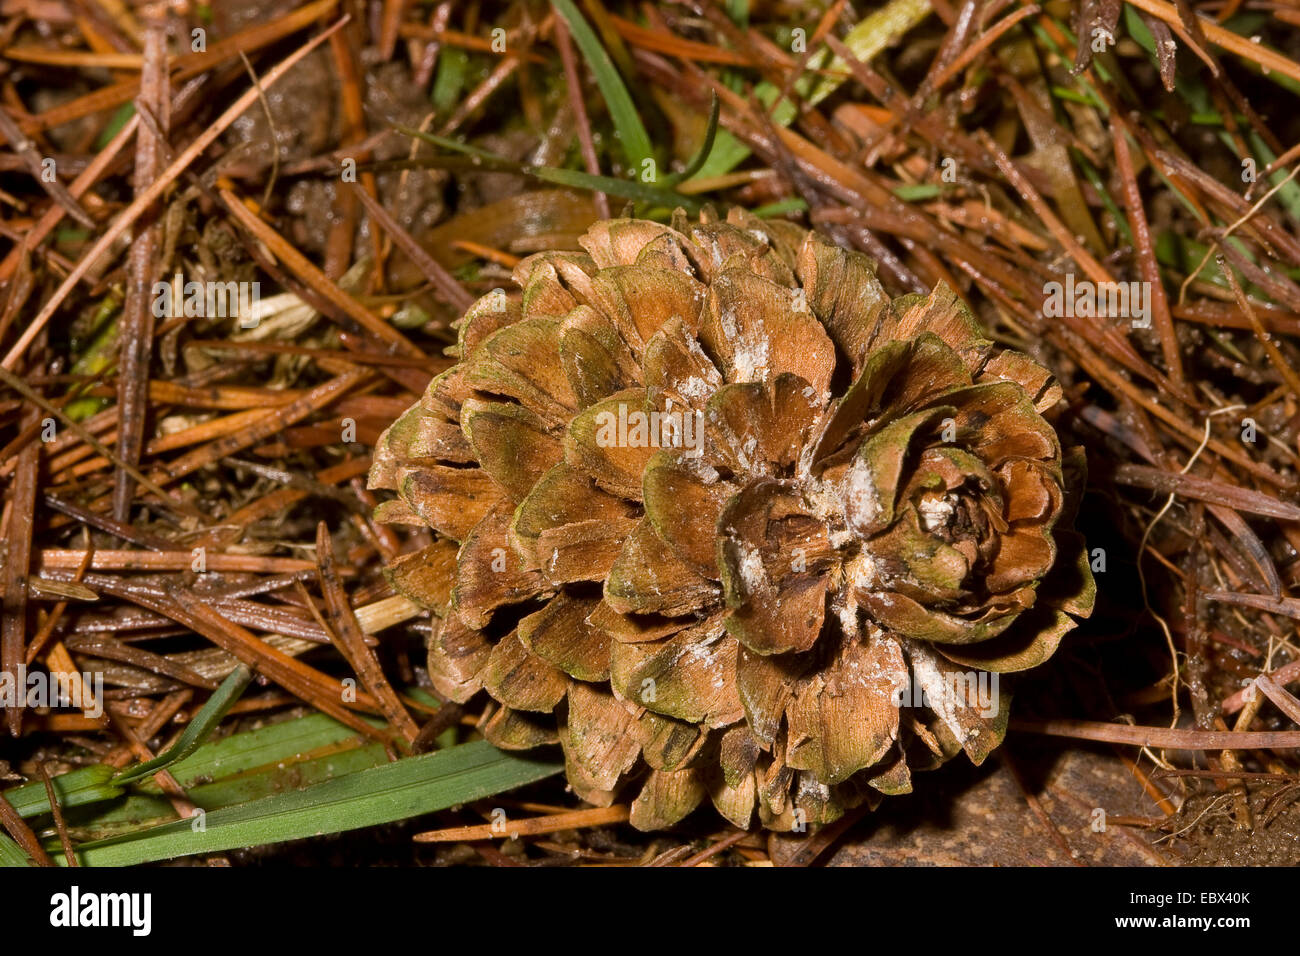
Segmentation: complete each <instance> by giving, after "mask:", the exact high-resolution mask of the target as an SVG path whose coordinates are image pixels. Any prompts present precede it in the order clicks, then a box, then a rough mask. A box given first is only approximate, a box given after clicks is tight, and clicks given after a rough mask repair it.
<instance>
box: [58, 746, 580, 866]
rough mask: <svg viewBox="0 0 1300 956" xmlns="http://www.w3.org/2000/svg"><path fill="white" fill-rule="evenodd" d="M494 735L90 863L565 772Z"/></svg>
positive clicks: (300, 832) (298, 832) (492, 789)
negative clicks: (507, 747)
mask: <svg viewBox="0 0 1300 956" xmlns="http://www.w3.org/2000/svg"><path fill="white" fill-rule="evenodd" d="M562 769H563V765H562V764H560V763H558V762H554V761H542V760H529V759H525V758H523V757H519V756H516V755H513V754H507V753H504V752H502V751H500V750H497V749H496V748H495V747H493V746H492V745H491V744H489V743H487V742H486V741H475V742H473V743H468V744H462V745H460V746H459V747H453V748H452V749H450V750H443V751H437V752H435V753H431V754H424V755H422V756H418V757H407V758H405V759H403V760H398V761H396V762H394V763H387V764H384V765H383V766H380V767H374V768H372V769H370V770H362V771H360V772H359V773H353V774H348V775H347V776H343V777H336V778H334V779H332V780H328V781H326V782H324V783H319V784H316V785H315V786H311V787H307V788H305V789H302V790H297V791H294V792H292V793H284V794H278V795H276V796H272V797H266V798H265V799H262V800H254V801H253V802H251V803H246V804H243V805H240V806H236V807H228V808H226V809H222V810H214V811H213V812H211V813H209V814H207V816H206V819H205V821H204V826H203V828H202V829H201V830H199V831H197V832H196V831H195V830H194V829H193V824H192V821H190V820H177V821H175V822H173V823H168V824H164V825H163V826H160V827H154V828H152V829H149V830H143V831H140V832H137V833H133V834H131V835H129V836H124V837H115V838H113V839H110V840H101V841H98V842H95V843H87V844H83V845H82V846H81V847H79V848H78V850H77V852H78V855H79V856H80V858H81V860H82V862H83V864H85V865H87V866H132V865H135V864H139V863H149V862H153V861H156V860H167V859H172V858H174V857H178V856H188V855H190V854H194V853H216V852H220V851H222V850H230V849H234V848H236V847H243V846H263V845H266V844H270V843H279V842H282V841H285V840H297V839H302V838H304V837H310V836H321V835H324V834H327V833H340V832H342V831H344V830H353V829H358V828H361V827H369V826H377V825H379V824H383V823H392V822H393V821H395V820H404V819H406V818H408V817H414V816H419V815H420V814H424V813H431V812H433V811H435V810H443V809H446V808H447V807H450V806H454V805H456V804H459V803H466V802H469V801H471V800H478V799H481V798H483V797H487V796H491V795H492V794H495V793H500V792H502V791H504V790H510V789H513V788H514V787H519V786H522V785H523V784H526V783H532V782H534V781H536V780H541V779H543V778H544V777H548V776H550V775H552V774H555V773H559V772H560V770H562Z"/></svg>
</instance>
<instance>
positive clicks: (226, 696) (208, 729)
mask: <svg viewBox="0 0 1300 956" xmlns="http://www.w3.org/2000/svg"><path fill="white" fill-rule="evenodd" d="M252 679H253V672H252V671H251V670H250V669H249V667H248V665H247V664H240V665H239V666H238V667H236V668H235V669H234V670H233V671H231V672H230V675H229V676H228V677H227V678H226V679H225V680H223V681H222V682H221V686H220V687H218V688H217V689H216V691H215V692H214V693H213V695H212V696H211V697H209V698H208V702H207V703H206V704H204V705H203V706H202V707H201V708H200V709H199V712H198V713H197V714H195V715H194V719H193V720H191V721H190V722H189V723H188V724H187V725H186V727H185V730H184V732H183V733H182V734H181V736H180V739H178V740H177V741H176V743H175V744H174V745H173V746H171V747H170V748H168V749H167V750H165V751H164V752H163V753H160V754H159V755H158V756H157V757H154V758H153V759H152V760H146V761H145V762H144V763H142V764H139V765H138V766H135V767H132V768H130V769H129V770H126V771H124V772H122V773H120V774H118V775H117V777H115V778H114V781H113V782H114V783H117V784H124V783H132V782H133V781H136V780H139V779H140V778H142V777H147V776H149V775H151V774H153V773H157V772H158V771H159V770H161V769H163V768H164V767H169V766H171V765H172V764H174V763H175V762H176V761H178V760H180V759H182V758H183V757H188V756H189V755H190V754H192V753H193V752H194V751H195V750H197V749H198V748H199V744H201V743H203V741H204V740H205V739H206V738H207V736H208V734H210V733H212V731H213V730H215V729H216V726H217V724H219V723H221V718H223V717H225V716H226V711H228V710H230V708H231V706H232V705H233V704H234V703H235V701H237V700H238V699H239V695H240V694H242V693H243V692H244V688H245V687H247V686H248V682H249V681H251V680H252Z"/></svg>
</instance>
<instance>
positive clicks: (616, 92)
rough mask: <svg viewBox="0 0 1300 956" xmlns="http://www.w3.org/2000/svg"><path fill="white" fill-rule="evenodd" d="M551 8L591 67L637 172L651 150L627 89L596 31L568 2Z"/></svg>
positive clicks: (553, 0) (558, 0)
mask: <svg viewBox="0 0 1300 956" xmlns="http://www.w3.org/2000/svg"><path fill="white" fill-rule="evenodd" d="M551 6H553V7H554V8H555V12H556V13H558V14H559V15H560V16H561V17H563V18H564V22H565V23H566V24H567V25H568V27H569V32H570V33H571V34H573V40H574V42H575V43H577V44H578V49H579V50H581V51H582V55H583V58H584V59H586V61H587V65H588V66H589V67H591V72H592V73H593V74H594V75H595V77H596V85H597V86H598V87H600V93H601V95H602V96H603V97H605V105H606V106H607V107H608V108H609V116H610V119H611V120H613V122H614V131H615V132H616V133H617V134H618V138H619V141H620V142H621V143H622V144H623V151H624V153H625V154H626V155H627V160H628V163H629V164H631V166H632V167H633V169H634V171H636V172H640V170H641V164H642V162H643V161H644V160H646V159H651V158H653V157H654V150H653V149H652V148H651V146H650V136H649V134H648V133H646V131H645V126H644V125H642V123H641V114H640V113H638V112H637V109H636V106H635V105H633V103H632V97H631V96H629V95H628V92H627V87H626V86H624V85H623V78H622V77H620V76H619V75H618V70H616V69H615V68H614V61H613V60H611V59H610V58H609V53H607V52H606V51H605V48H604V47H603V46H601V43H600V40H599V39H597V37H596V34H595V32H594V31H593V30H592V29H591V27H590V25H588V23H587V21H586V19H585V18H584V17H583V15H582V14H581V13H579V12H578V8H577V7H575V6H574V5H573V3H572V2H571V0H551Z"/></svg>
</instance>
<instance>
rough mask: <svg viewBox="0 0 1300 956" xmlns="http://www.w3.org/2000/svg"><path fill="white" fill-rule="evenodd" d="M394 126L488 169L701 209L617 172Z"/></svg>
mask: <svg viewBox="0 0 1300 956" xmlns="http://www.w3.org/2000/svg"><path fill="white" fill-rule="evenodd" d="M393 128H394V129H395V130H397V131H398V132H400V133H404V134H406V135H407V136H414V137H415V138H416V139H422V140H425V141H426V142H429V143H433V144H434V145H435V146H441V147H443V148H444V149H450V150H454V151H455V152H458V153H464V154H465V155H467V156H472V157H474V158H475V159H477V160H480V161H481V162H483V163H484V164H485V165H484V168H485V169H492V170H493V171H499V172H514V173H519V174H520V175H521V176H531V177H533V178H534V179H540V180H541V181H542V182H546V183H553V184H555V185H557V186H568V187H570V188H572V189H590V190H593V191H596V192H602V193H608V194H609V195H611V196H620V197H622V198H623V199H631V200H633V201H634V202H646V203H650V204H652V205H655V206H663V207H665V208H667V209H674V208H676V207H677V206H681V207H682V208H683V209H686V210H687V211H688V212H698V211H699V209H700V205H701V204H700V202H699V201H698V200H695V199H691V198H690V197H689V196H683V195H682V194H681V193H679V192H677V191H675V190H672V189H664V188H662V187H660V186H649V185H647V184H645V183H643V182H641V181H640V180H636V179H619V178H618V177H616V176H597V175H594V174H592V173H586V172H582V171H580V170H576V169H557V168H556V167H554V166H525V165H523V164H522V163H516V162H514V161H512V160H509V159H506V158H505V157H503V156H497V155H496V154H495V153H489V152H488V151H487V150H483V149H479V148H478V147H476V146H469V145H467V144H465V143H459V142H457V141H456V140H454V139H447V138H446V137H443V136H435V135H434V134H432V133H424V132H421V131H420V130H418V129H411V128H410V127H409V126H394V127H393ZM705 145H706V146H707V145H708V144H707V143H706V144H705Z"/></svg>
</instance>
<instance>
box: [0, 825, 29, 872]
mask: <svg viewBox="0 0 1300 956" xmlns="http://www.w3.org/2000/svg"><path fill="white" fill-rule="evenodd" d="M31 865H32V864H31V861H30V860H28V859H27V854H26V853H24V852H23V848H22V847H20V846H19V845H18V844H17V843H15V842H14V841H13V840H12V839H11V838H10V836H9V834H7V833H0V867H8V866H31Z"/></svg>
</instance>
